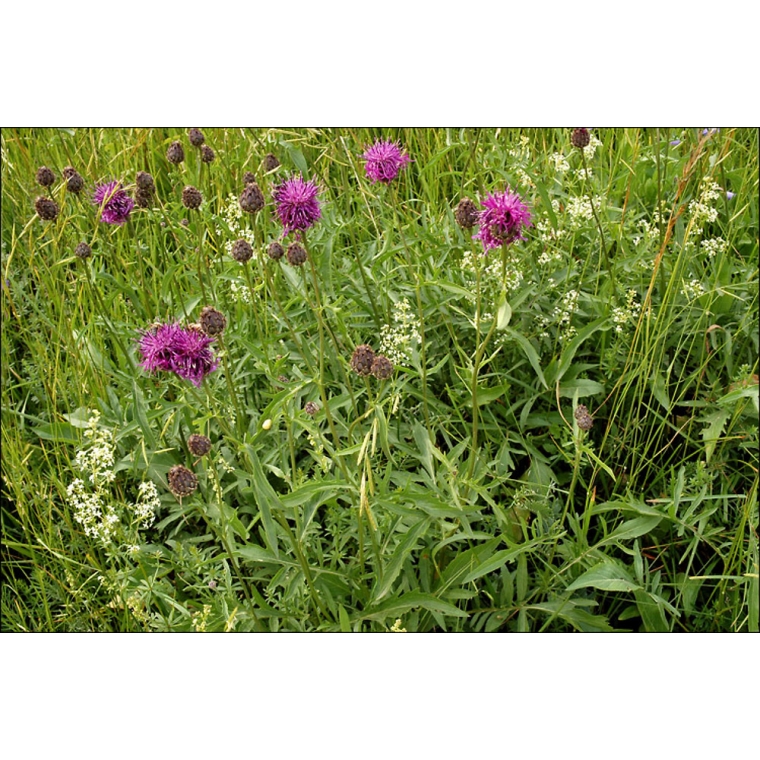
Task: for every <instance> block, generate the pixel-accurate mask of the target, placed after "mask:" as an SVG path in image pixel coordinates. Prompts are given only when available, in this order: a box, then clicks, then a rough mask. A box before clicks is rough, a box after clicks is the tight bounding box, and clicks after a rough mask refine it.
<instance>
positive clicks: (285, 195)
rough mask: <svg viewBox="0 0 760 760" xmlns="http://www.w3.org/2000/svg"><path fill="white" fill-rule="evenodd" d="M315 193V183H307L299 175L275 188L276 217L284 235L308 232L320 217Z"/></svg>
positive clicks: (316, 190)
mask: <svg viewBox="0 0 760 760" xmlns="http://www.w3.org/2000/svg"><path fill="white" fill-rule="evenodd" d="M317 193H319V188H318V187H317V184H316V182H307V181H306V180H304V178H303V177H302V176H301V175H299V176H297V177H296V176H295V175H294V176H292V177H291V178H290V179H286V180H285V181H284V182H283V183H282V184H281V185H278V186H277V187H276V188H275V190H274V199H275V201H276V203H277V216H279V217H280V221H281V222H282V226H283V227H284V228H285V232H284V234H285V235H287V234H289V233H290V232H295V231H296V230H308V229H309V227H312V226H313V225H314V224H315V223H316V221H317V220H318V219H319V218H320V217H321V216H322V212H321V211H320V210H319V201H318V200H317Z"/></svg>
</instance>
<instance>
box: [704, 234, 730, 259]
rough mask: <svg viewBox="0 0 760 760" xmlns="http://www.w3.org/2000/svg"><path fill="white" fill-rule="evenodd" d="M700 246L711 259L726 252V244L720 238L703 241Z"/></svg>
mask: <svg viewBox="0 0 760 760" xmlns="http://www.w3.org/2000/svg"><path fill="white" fill-rule="evenodd" d="M700 245H701V246H702V250H703V251H704V252H705V253H706V254H707V255H708V256H709V257H710V258H713V257H714V256H716V255H717V254H719V253H725V252H726V251H727V250H728V243H727V242H726V241H725V240H724V239H723V238H722V237H717V238H710V239H709V240H703V241H702V242H701V244H700Z"/></svg>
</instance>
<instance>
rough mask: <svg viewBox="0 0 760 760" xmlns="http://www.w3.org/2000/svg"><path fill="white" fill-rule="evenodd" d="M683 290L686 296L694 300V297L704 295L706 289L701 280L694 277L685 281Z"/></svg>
mask: <svg viewBox="0 0 760 760" xmlns="http://www.w3.org/2000/svg"><path fill="white" fill-rule="evenodd" d="M681 292H682V293H683V294H684V295H685V296H686V298H688V299H689V300H690V301H693V300H694V299H696V298H699V297H700V296H703V295H704V294H705V292H706V291H705V289H704V287H703V286H702V283H701V282H700V281H699V280H697V279H694V278H692V279H691V280H684V281H683V284H682V286H681Z"/></svg>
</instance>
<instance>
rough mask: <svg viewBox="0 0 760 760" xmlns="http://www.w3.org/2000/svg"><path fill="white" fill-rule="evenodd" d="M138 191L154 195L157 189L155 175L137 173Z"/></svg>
mask: <svg viewBox="0 0 760 760" xmlns="http://www.w3.org/2000/svg"><path fill="white" fill-rule="evenodd" d="M135 182H136V183H137V189H138V190H145V191H147V192H150V193H152V192H153V191H154V190H155V189H156V183H155V182H154V181H153V175H152V174H148V172H137V177H136V179H135Z"/></svg>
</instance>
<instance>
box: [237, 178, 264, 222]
mask: <svg viewBox="0 0 760 760" xmlns="http://www.w3.org/2000/svg"><path fill="white" fill-rule="evenodd" d="M240 208H242V209H243V211H246V212H247V213H249V214H255V213H256V212H257V211H261V209H263V208H264V193H262V192H261V188H260V187H259V186H258V185H257V184H256V183H255V182H249V183H248V184H247V185H246V186H245V190H243V192H242V193H240Z"/></svg>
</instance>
